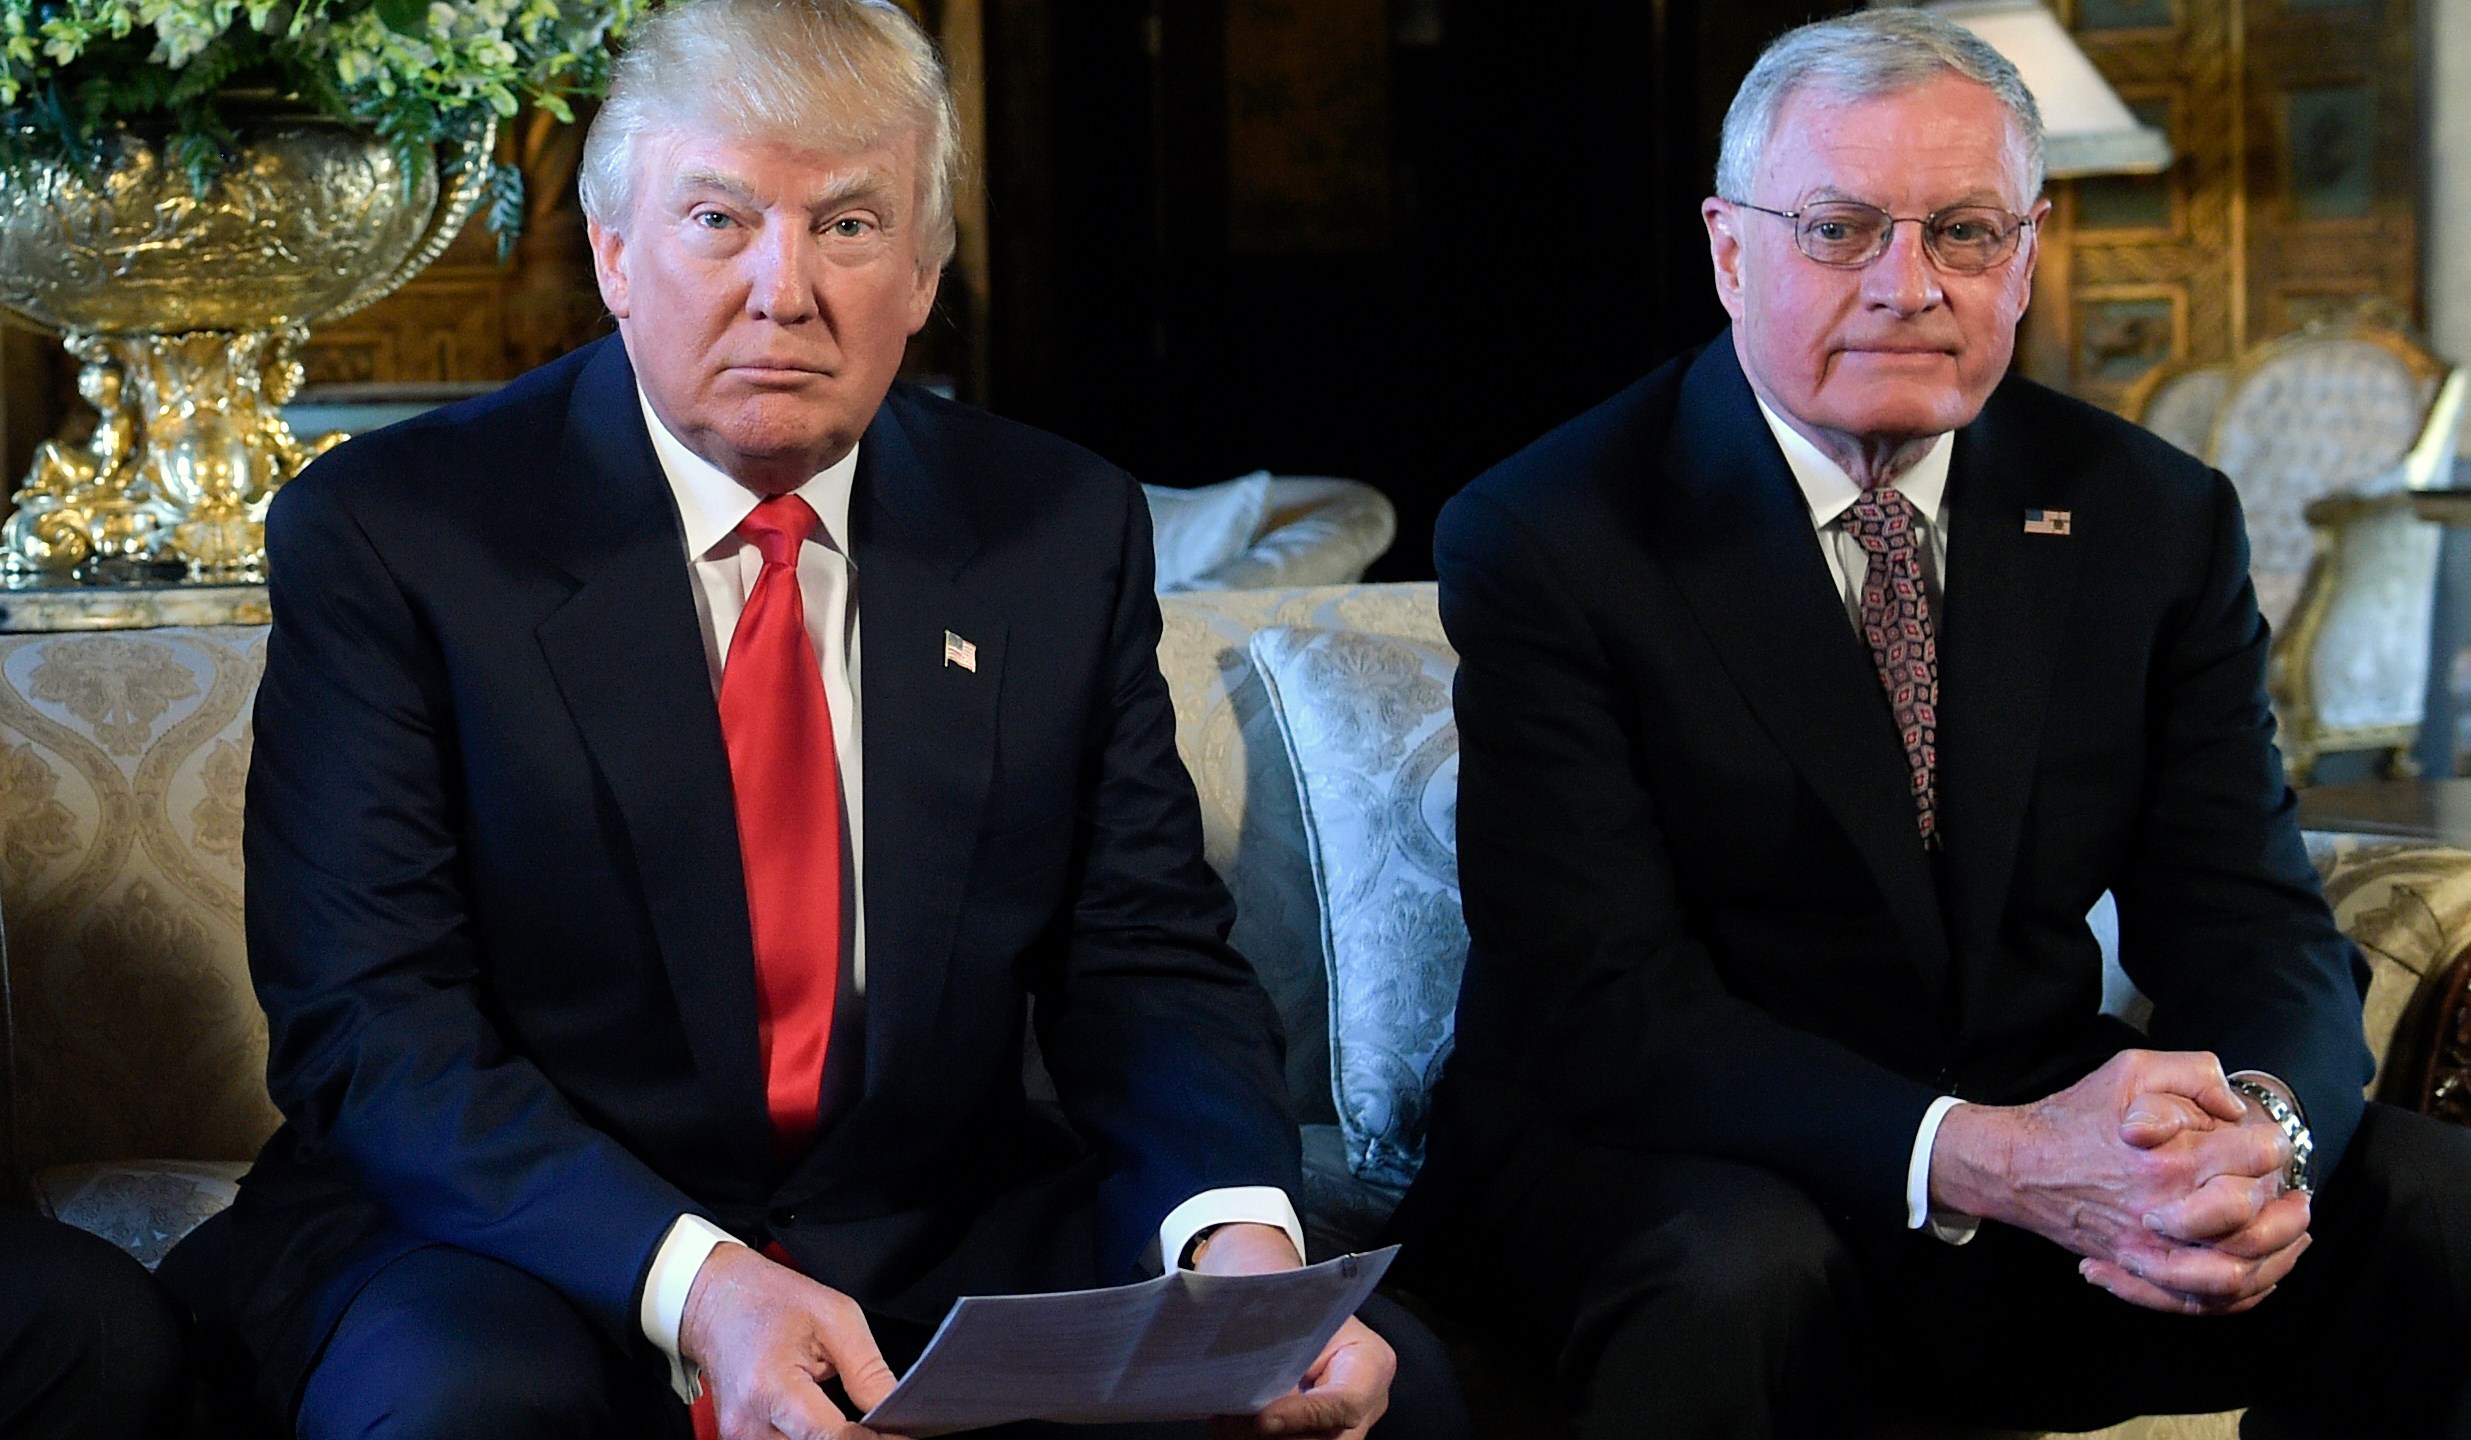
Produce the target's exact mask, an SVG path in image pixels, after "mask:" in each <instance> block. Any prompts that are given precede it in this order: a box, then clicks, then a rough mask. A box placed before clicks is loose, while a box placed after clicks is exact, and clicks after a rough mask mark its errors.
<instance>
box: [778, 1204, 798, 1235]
mask: <svg viewBox="0 0 2471 1440" xmlns="http://www.w3.org/2000/svg"><path fill="white" fill-rule="evenodd" d="M797 1223H798V1212H797V1211H795V1210H793V1209H791V1208H790V1207H788V1206H786V1205H783V1206H779V1207H778V1208H776V1209H774V1210H773V1212H772V1228H773V1229H775V1230H788V1229H791V1228H793V1227H794V1226H796V1225H797Z"/></svg>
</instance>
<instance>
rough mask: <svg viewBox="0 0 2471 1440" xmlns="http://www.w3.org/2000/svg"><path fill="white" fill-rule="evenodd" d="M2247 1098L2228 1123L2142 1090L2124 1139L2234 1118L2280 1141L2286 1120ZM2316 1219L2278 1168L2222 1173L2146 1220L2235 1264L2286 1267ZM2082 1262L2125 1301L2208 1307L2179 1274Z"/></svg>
mask: <svg viewBox="0 0 2471 1440" xmlns="http://www.w3.org/2000/svg"><path fill="white" fill-rule="evenodd" d="M2240 1099H2241V1101H2242V1104H2243V1108H2244V1109H2245V1110H2246V1112H2247V1113H2246V1114H2245V1116H2244V1117H2243V1118H2242V1119H2240V1120H2237V1121H2230V1122H2225V1121H2224V1120H2222V1119H2220V1118H2219V1117H2217V1116H2214V1115H2211V1114H2208V1113H2206V1112H2205V1111H2204V1110H2203V1109H2202V1108H2201V1107H2199V1106H2197V1105H2195V1104H2194V1103H2193V1102H2191V1101H2189V1100H2187V1099H2186V1098H2185V1097H2182V1096H2178V1095H2169V1094H2162V1095H2141V1096H2139V1097H2137V1099H2136V1100H2135V1101H2134V1102H2133V1103H2131V1104H2130V1106H2129V1108H2128V1114H2127V1117H2126V1121H2125V1123H2123V1124H2122V1125H2121V1127H2120V1138H2121V1139H2123V1140H2125V1141H2127V1142H2128V1143H2129V1144H2131V1145H2135V1146H2138V1147H2140V1148H2145V1149H2151V1148H2154V1147H2156V1146H2160V1145H2164V1144H2168V1143H2169V1142H2170V1141H2171V1140H2173V1139H2174V1138H2176V1137H2177V1136H2179V1135H2182V1134H2185V1133H2188V1132H2192V1131H2205V1130H2215V1129H2221V1128H2225V1126H2226V1124H2227V1125H2233V1126H2240V1127H2256V1132H2257V1133H2262V1134H2267V1135H2271V1136H2273V1137H2275V1138H2274V1141H2273V1142H2272V1143H2274V1144H2276V1145H2277V1146H2279V1145H2280V1143H2281V1142H2280V1136H2281V1127H2280V1126H2279V1125H2277V1124H2276V1123H2275V1121H2274V1119H2273V1117H2272V1116H2270V1115H2268V1114H2266V1113H2265V1109H2264V1107H2263V1106H2260V1105H2259V1104H2257V1102H2256V1101H2255V1100H2254V1099H2252V1098H2250V1097H2247V1096H2244V1095H2243V1096H2241V1097H2240ZM2310 1219H2311V1214H2310V1205H2309V1197H2308V1196H2307V1195H2306V1194H2304V1193H2302V1192H2298V1191H2290V1190H2286V1189H2285V1188H2284V1186H2283V1183H2282V1176H2281V1175H2280V1174H2279V1173H2274V1174H2270V1175H2264V1176H2249V1175H2243V1174H2222V1175H2217V1176H2215V1177H2213V1178H2212V1179H2211V1180H2208V1181H2206V1182H2205V1183H2204V1184H2203V1185H2200V1186H2198V1187H2197V1188H2196V1189H2195V1190H2194V1191H2192V1192H2191V1193H2190V1194H2188V1195H2186V1196H2184V1197H2182V1198H2181V1199H2179V1200H2177V1201H2174V1202H2172V1203H2170V1204H2167V1205H2164V1206H2161V1207H2160V1208H2158V1209H2156V1210H2155V1211H2154V1212H2153V1213H2151V1214H2149V1215H2147V1216H2146V1217H2145V1225H2146V1227H2147V1228H2148V1229H2150V1230H2152V1231H2154V1232H2155V1233H2156V1234H2158V1235H2161V1236H2163V1237H2165V1238H2167V1239H2172V1240H2178V1241H2182V1242H2185V1243H2187V1244H2190V1245H2194V1246H2197V1247H2200V1248H2201V1249H2204V1250H2210V1251H2213V1252H2216V1253H2217V1254H2219V1255H2221V1256H2225V1257H2229V1259H2230V1261H2231V1262H2232V1263H2235V1264H2236V1263H2255V1264H2261V1265H2269V1266H2274V1267H2275V1268H2278V1269H2281V1270H2283V1271H2287V1270H2288V1269H2289V1268H2290V1265H2291V1264H2292V1263H2295V1262H2296V1261H2297V1259H2298V1257H2299V1254H2300V1252H2301V1251H2304V1250H2305V1249H2306V1248H2307V1246H2308V1243H2309V1240H2310V1238H2311V1237H2310V1236H2309V1234H2308V1225H2309V1221H2310ZM2195 1260H2196V1263H2197V1264H2199V1265H2203V1264H2205V1263H2207V1262H2206V1260H2205V1259H2204V1258H2203V1257H2201V1256H2200V1257H2195ZM2082 1268H2083V1269H2084V1271H2085V1278H2086V1279H2087V1280H2088V1281H2090V1282H2092V1283H2093V1284H2096V1285H2099V1286H2101V1287H2102V1288H2103V1289H2105V1290H2108V1291H2110V1292H2111V1293H2112V1294H2114V1295H2117V1296H2119V1297H2120V1298H2121V1299H2123V1300H2129V1301H2132V1302H2133V1303H2136V1304H2140V1305H2147V1306H2149V1307H2152V1308H2157V1309H2159V1308H2167V1306H2168V1305H2169V1304H2170V1303H2172V1302H2177V1303H2178V1304H2179V1305H2180V1306H2181V1307H2182V1308H2186V1309H2190V1310H2195V1309H2200V1308H2204V1307H2203V1306H2202V1305H2201V1303H2200V1302H2198V1301H2197V1300H2196V1299H2195V1297H2193V1296H2189V1295H2186V1294H2184V1293H2181V1292H2179V1291H2177V1290H2175V1289H2174V1288H2172V1287H2171V1286H2170V1285H2169V1284H2168V1283H2167V1280H2168V1279H2169V1278H2175V1277H2165V1276H2162V1275H2153V1276H2139V1275H2135V1274H2131V1273H2129V1272H2128V1271H2126V1270H2124V1269H2123V1268H2121V1267H2120V1266H2118V1265H2115V1264H2106V1263H2103V1262H2100V1261H2091V1260H2089V1261H2087V1262H2086V1264H2085V1265H2084V1266H2083V1267H2082ZM2157 1281H2164V1282H2165V1283H2160V1284H2157V1283H2156V1282H2157ZM2267 1293H2270V1290H2268V1291H2266V1292H2261V1293H2258V1294H2255V1295H2252V1296H2250V1297H2249V1298H2248V1299H2247V1301H2246V1302H2245V1303H2243V1304H2241V1305H2240V1306H2238V1307H2235V1308H2238V1309H2247V1308H2251V1307H2252V1306H2254V1305H2255V1304H2257V1303H2259V1302H2261V1301H2262V1300H2264V1298H2265V1295H2266V1294H2267Z"/></svg>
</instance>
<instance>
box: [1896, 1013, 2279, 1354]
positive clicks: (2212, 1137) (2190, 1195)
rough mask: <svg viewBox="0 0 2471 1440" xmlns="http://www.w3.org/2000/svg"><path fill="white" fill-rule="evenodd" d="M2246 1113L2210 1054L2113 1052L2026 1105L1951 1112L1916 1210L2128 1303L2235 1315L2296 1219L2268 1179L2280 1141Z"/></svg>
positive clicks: (2274, 1279)
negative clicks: (2029, 1251)
mask: <svg viewBox="0 0 2471 1440" xmlns="http://www.w3.org/2000/svg"><path fill="white" fill-rule="evenodd" d="M2246 1116H2247V1108H2246V1105H2245V1103H2244V1102H2243V1101H2242V1100H2241V1099H2240V1097H2239V1095H2238V1093H2237V1092H2236V1091H2234V1090H2232V1089H2231V1088H2230V1085H2229V1083H2228V1082H2227V1081H2226V1080H2225V1078H2224V1077H2223V1074H2222V1067H2221V1065H2220V1064H2219V1063H2218V1062H2217V1061H2216V1060H2215V1059H2214V1057H2212V1056H2210V1055H2204V1054H2190V1053H2177V1052H2160V1051H2151V1050H2130V1051H2123V1052H2121V1053H2120V1054H2118V1055H2116V1056H2114V1057H2112V1059H2111V1060H2110V1062H2109V1063H2107V1064H2105V1065H2104V1066H2103V1067H2102V1068H2101V1069H2099V1070H2096V1071H2094V1072H2093V1073H2092V1074H2091V1075H2088V1076H2086V1077H2085V1078H2084V1079H2083V1080H2080V1081H2078V1082H2077V1083H2076V1084H2074V1085H2072V1086H2070V1087H2068V1088H2067V1089H2066V1090H2063V1091H2060V1092H2059V1093H2058V1094H2056V1095H2053V1096H2051V1097H2049V1098H2048V1099H2045V1100H2042V1101H2038V1102H2036V1103H2034V1104H2031V1105H2022V1106H2013V1107H2002V1106H1985V1105H1965V1106H1960V1107H1958V1108H1957V1109H1955V1110H1952V1111H1950V1112H1949V1113H1948V1116H1947V1119H1946V1120H1945V1121H1944V1122H1943V1123H1942V1124H1941V1126H1940V1129H1939V1134H1938V1137H1937V1139H1936V1141H1935V1142H1934V1144H1933V1146H1932V1149H1931V1201H1932V1204H1933V1205H1935V1206H1942V1207H1945V1208H1947V1209H1951V1210H1956V1211H1961V1212H1963V1213H1965V1214H1970V1215H1979V1216H1982V1217H1984V1218H1986V1219H1993V1220H2000V1221H2004V1222H2006V1223H2008V1224H2011V1225H2015V1226H2018V1227H2020V1228H2023V1229H2026V1230H2031V1231H2033V1232H2034V1233H2036V1234H2038V1235H2042V1236H2044V1237H2046V1238H2048V1239H2050V1240H2051V1241H2053V1242H2054V1243H2056V1244H2059V1245H2061V1246H2063V1247H2065V1248H2066V1249H2068V1250H2070V1251H2072V1252H2074V1253H2075V1254H2078V1255H2082V1256H2084V1257H2086V1261H2087V1263H2086V1265H2085V1266H2084V1267H2083V1269H2084V1272H2085V1276H2086V1278H2087V1279H2088V1280H2090V1281H2092V1282H2093V1283H2095V1284H2097V1285H2100V1286H2102V1287H2103V1288H2104V1289H2105V1290H2108V1291H2110V1292H2111V1293H2112V1294H2113V1295H2116V1296H2118V1297H2119V1298H2120V1299H2122V1300H2126V1301H2128V1302H2130V1303H2131V1304H2137V1305H2143V1306H2146V1307H2147V1308H2149V1309H2156V1310H2168V1311H2177V1312H2184V1313H2196V1314H2203V1313H2229V1312H2232V1311H2238V1310H2245V1309H2247V1308H2249V1307H2250V1306H2253V1305H2255V1304H2256V1303H2257V1302H2259V1301H2260V1300H2262V1299H2264V1297H2265V1296H2266V1294H2267V1293H2269V1292H2270V1291H2271V1290H2272V1289H2273V1287H2274V1286H2275V1285H2277V1284H2279V1283H2280V1282H2281V1280H2282V1278H2283V1276H2285V1275H2287V1274H2289V1273H2290V1269H2291V1266H2292V1265H2293V1264H2294V1263H2296V1262H2297V1260H2298V1258H2299V1255H2300V1252H2301V1251H2303V1250H2305V1249H2306V1248H2307V1245H2308V1235H2307V1229H2308V1219H2309V1215H2308V1204H2307V1197H2305V1196H2304V1195H2296V1194H2294V1195H2283V1194H2281V1190H2280V1185H2279V1183H2278V1182H2277V1180H2276V1179H2275V1177H2277V1176H2279V1175H2280V1174H2281V1172H2282V1169H2283V1167H2284V1166H2285V1165H2286V1164H2288V1163H2289V1159H2290V1155H2289V1145H2288V1142H2286V1141H2285V1140H2283V1138H2282V1136H2281V1134H2280V1132H2279V1131H2278V1130H2273V1129H2271V1128H2269V1127H2262V1126H2256V1125H2247V1124H2242V1123H2240V1122H2241V1121H2242V1120H2244V1119H2245V1118H2246Z"/></svg>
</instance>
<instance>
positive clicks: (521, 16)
mask: <svg viewBox="0 0 2471 1440" xmlns="http://www.w3.org/2000/svg"><path fill="white" fill-rule="evenodd" d="M654 3H657V0H457V3H454V4H447V3H444V0H0V171H6V170H10V169H14V168H17V167H20V166H22V165H24V164H25V163H27V162H29V161H33V160H38V159H40V160H66V161H68V162H69V163H72V164H75V165H77V166H79V167H80V168H89V169H90V168H93V167H95V166H98V165H100V164H101V163H102V162H103V160H104V157H105V154H106V146H107V144H108V143H109V141H110V139H111V137H112V136H113V135H114V134H115V133H117V132H119V131H121V130H124V129H127V130H133V131H136V132H138V133H141V134H144V135H147V136H148V137H149V138H155V139H159V140H160V142H161V143H162V145H163V147H164V151H165V154H166V156H167V158H169V159H170V160H171V162H172V163H174V164H176V165H177V166H179V168H180V169H181V170H182V171H183V172H184V173H185V174H186V175H187V176H188V179H189V183H190V184H191V186H192V187H194V188H195V189H197V190H198V191H200V192H203V191H204V189H205V188H206V186H207V185H209V184H211V183H212V182H213V180H214V178H215V176H217V175H218V174H220V173H221V172H222V170H223V167H224V166H225V165H226V164H227V163H229V158H230V156H231V155H232V153H233V152H234V150H235V148H236V145H237V139H236V136H235V132H234V128H233V127H234V123H235V122H236V120H238V119H239V118H240V117H241V116H242V115H243V114H245V113H246V111H247V110H249V109H251V108H255V109H258V110H261V111H262V110H264V109H266V108H268V107H270V106H271V107H274V108H279V109H289V110H293V111H299V110H304V109H305V110H308V111H310V112H312V113H316V114H322V115H327V116H331V117H332V118H334V119H337V120H340V121H344V122H346V123H350V124H356V125H363V126H367V127H368V128H370V129H371V130H373V131H374V132H375V133H376V134H377V135H378V136H379V137H380V138H382V139H383V140H385V141H386V142H387V143H388V144H389V145H391V146H393V147H394V148H395V149H396V150H397V151H398V153H401V154H403V155H404V156H406V158H407V159H408V158H410V157H411V156H413V155H414V154H415V153H416V152H418V151H420V150H423V149H426V148H427V147H429V146H432V145H435V144H437V143H438V142H440V141H444V140H453V139H460V138H463V137H466V136H468V135H470V134H471V133H472V132H473V130H474V129H475V128H476V127H477V126H478V124H479V123H480V122H481V121H482V119H483V118H484V117H485V116H487V115H490V114H495V115H499V116H512V115H514V114H516V113H517V112H518V110H520V109H521V107H522V106H523V105H524V104H525V103H526V102H529V103H531V104H535V105H538V106H540V107H541V108H542V109H544V110H547V111H548V112H549V113H551V114H553V115H556V116H558V117H559V118H560V119H572V118H573V110H572V109H571V107H570V106H569V104H568V101H569V99H570V98H571V97H574V96H578V95H597V94H599V93H600V91H601V90H602V88H603V87H605V86H606V84H607V83H608V73H609V49H610V45H611V42H612V41H613V40H615V39H616V38H617V37H619V36H620V35H622V34H623V33H624V32H625V30H626V27H627V26H628V25H629V24H630V23H631V22H632V21H633V20H634V18H635V17H636V16H637V15H638V14H640V13H642V12H643V10H645V9H646V8H648V7H649V6H650V5H652V4H654ZM409 168H417V167H409V166H407V169H409ZM487 193H488V213H489V223H490V226H491V228H492V229H494V230H496V231H497V232H498V234H499V240H500V246H501V249H502V250H503V249H504V248H505V247H506V246H509V245H511V244H512V242H513V234H514V231H515V230H516V229H518V228H520V226H521V225H522V223H523V197H522V191H521V182H520V176H517V177H516V179H515V180H513V181H511V182H509V181H507V180H505V179H504V178H503V177H502V176H501V175H500V174H498V173H497V171H495V170H493V172H492V174H491V178H490V181H489V188H488V192H487Z"/></svg>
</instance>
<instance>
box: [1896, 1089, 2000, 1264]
mask: <svg viewBox="0 0 2471 1440" xmlns="http://www.w3.org/2000/svg"><path fill="white" fill-rule="evenodd" d="M1964 1103H1965V1102H1964V1101H1962V1100H1959V1099H1957V1098H1956V1097H1955V1096H1953V1095H1942V1096H1940V1097H1939V1098H1938V1099H1936V1100H1933V1101H1932V1102H1930V1108H1929V1109H1928V1110H1925V1111H1923V1112H1922V1125H1921V1128H1920V1129H1918V1130H1916V1131H1915V1132H1914V1135H1913V1158H1912V1159H1910V1160H1908V1161H1906V1162H1905V1228H1906V1229H1908V1230H1925V1229H1926V1230H1928V1231H1930V1233H1931V1234H1932V1235H1933V1236H1935V1237H1937V1238H1938V1239H1941V1240H1945V1241H1947V1242H1948V1243H1949V1244H1951V1245H1962V1244H1964V1243H1966V1242H1967V1241H1969V1240H1971V1239H1972V1238H1973V1237H1974V1232H1975V1231H1977V1230H1980V1229H1981V1228H1982V1222H1981V1221H1979V1220H1977V1219H1975V1218H1974V1217H1973V1216H1971V1215H1958V1214H1955V1213H1954V1212H1940V1213H1933V1212H1932V1210H1931V1208H1930V1148H1931V1146H1932V1144H1934V1143H1935V1142H1936V1141H1937V1140H1938V1139H1939V1122H1941V1121H1942V1120H1945V1119H1947V1118H1948V1112H1949V1111H1951V1110H1953V1109H1955V1108H1956V1107H1957V1106H1959V1105H1962V1104H1964Z"/></svg>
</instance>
